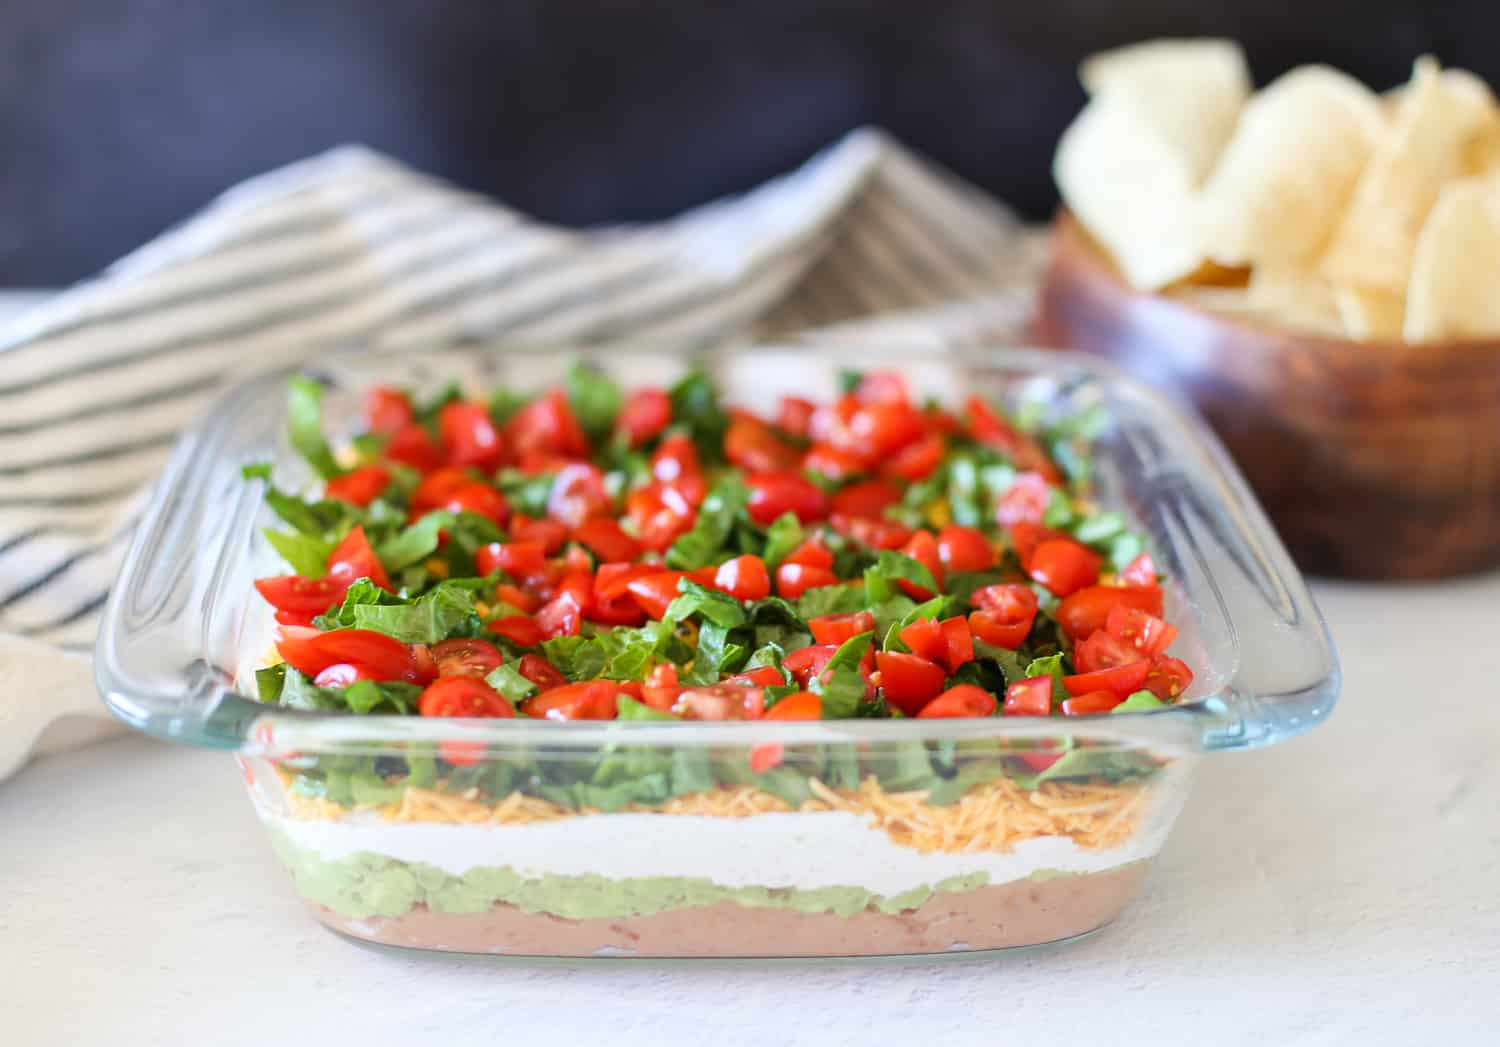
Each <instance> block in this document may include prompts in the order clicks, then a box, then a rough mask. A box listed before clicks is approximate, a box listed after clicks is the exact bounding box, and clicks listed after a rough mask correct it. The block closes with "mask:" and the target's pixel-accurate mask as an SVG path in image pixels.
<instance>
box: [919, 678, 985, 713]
mask: <svg viewBox="0 0 1500 1047" xmlns="http://www.w3.org/2000/svg"><path fill="white" fill-rule="evenodd" d="M999 704H1000V703H999V702H997V701H995V696H994V695H993V694H991V693H990V692H989V691H986V690H985V689H984V688H983V687H975V686H974V685H973V684H971V683H961V684H959V685H958V686H957V687H950V688H948V690H946V691H944V692H943V693H942V694H940V695H938V696H937V697H936V698H934V699H933V700H932V701H930V702H928V703H927V704H926V705H924V706H922V711H921V712H919V713H917V718H918V719H922V720H932V719H947V718H958V717H967V716H993V715H995V709H996V708H998V706H999Z"/></svg>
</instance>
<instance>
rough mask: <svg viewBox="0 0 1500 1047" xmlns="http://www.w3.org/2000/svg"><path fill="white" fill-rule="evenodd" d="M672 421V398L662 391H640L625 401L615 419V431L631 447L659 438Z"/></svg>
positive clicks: (649, 389)
mask: <svg viewBox="0 0 1500 1047" xmlns="http://www.w3.org/2000/svg"><path fill="white" fill-rule="evenodd" d="M671 421H672V398H671V397H670V396H668V395H667V394H666V392H665V391H664V390H662V389H655V388H651V387H649V386H648V387H647V388H644V389H638V390H636V391H635V392H634V393H632V394H631V395H630V398H629V399H627V400H626V401H625V406H624V407H622V408H621V409H620V416H619V417H618V418H616V419H615V431H616V432H618V433H620V434H621V435H623V436H624V437H625V441H626V443H628V444H629V445H630V446H631V447H639V446H640V445H641V444H643V443H645V442H646V441H647V440H650V439H651V438H652V437H654V436H657V435H658V434H660V433H661V431H662V430H663V429H665V428H666V427H667V426H668V425H669V424H670V423H671Z"/></svg>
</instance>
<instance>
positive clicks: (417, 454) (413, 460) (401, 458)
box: [381, 422, 443, 473]
mask: <svg viewBox="0 0 1500 1047" xmlns="http://www.w3.org/2000/svg"><path fill="white" fill-rule="evenodd" d="M381 454H383V455H384V456H385V457H386V458H387V459H388V460H389V461H392V462H400V463H401V464H402V465H409V466H411V467H412V468H413V469H419V470H421V471H422V472H424V473H425V472H428V471H430V470H433V469H436V468H437V467H438V466H440V465H442V464H443V452H442V451H441V450H439V448H438V445H437V442H436V441H435V440H433V438H432V437H431V436H430V435H428V433H427V430H426V429H424V428H422V427H421V426H420V425H418V424H416V423H415V422H413V423H412V424H411V425H408V426H406V427H405V428H403V429H398V430H396V432H395V433H393V434H392V435H391V438H390V439H389V440H387V441H386V443H385V447H384V448H382V449H381Z"/></svg>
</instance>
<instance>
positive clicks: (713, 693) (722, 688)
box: [672, 683, 766, 720]
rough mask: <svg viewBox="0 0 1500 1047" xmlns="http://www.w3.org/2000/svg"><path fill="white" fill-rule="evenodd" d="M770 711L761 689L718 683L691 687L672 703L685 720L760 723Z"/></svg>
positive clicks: (673, 710)
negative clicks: (764, 714) (757, 721)
mask: <svg viewBox="0 0 1500 1047" xmlns="http://www.w3.org/2000/svg"><path fill="white" fill-rule="evenodd" d="M765 709H766V693H765V692H764V691H762V690H761V689H760V688H759V687H745V686H742V685H739V684H725V683H717V684H713V685H712V686H709V687H689V688H686V689H684V690H683V691H682V693H680V694H679V695H678V696H677V700H676V701H675V702H673V703H672V712H673V713H675V714H677V715H678V716H680V717H682V718H683V719H684V720H759V719H760V717H761V714H762V713H764V712H765Z"/></svg>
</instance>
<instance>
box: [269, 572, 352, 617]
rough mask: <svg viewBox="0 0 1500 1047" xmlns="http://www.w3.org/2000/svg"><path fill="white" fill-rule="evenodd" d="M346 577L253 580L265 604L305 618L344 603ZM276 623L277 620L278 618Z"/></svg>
mask: <svg viewBox="0 0 1500 1047" xmlns="http://www.w3.org/2000/svg"><path fill="white" fill-rule="evenodd" d="M353 582H354V576H353V575H349V574H343V575H327V576H326V577H323V578H304V577H302V576H301V575H300V574H283V575H277V576H276V577H274V578H257V579H256V580H255V588H256V590H257V591H258V592H259V593H260V595H261V596H263V597H265V599H266V603H268V604H270V605H271V606H272V607H274V608H276V609H277V610H278V611H286V612H289V613H291V614H294V615H303V616H307V617H308V619H309V621H310V620H311V616H312V615H316V614H322V613H323V612H324V611H326V610H328V609H329V608H330V607H332V606H333V605H334V604H338V603H343V602H344V594H345V593H347V592H348V591H349V586H350V585H351V584H353ZM278 620H279V618H278Z"/></svg>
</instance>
